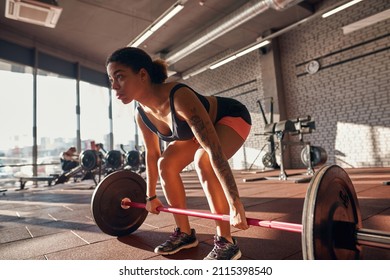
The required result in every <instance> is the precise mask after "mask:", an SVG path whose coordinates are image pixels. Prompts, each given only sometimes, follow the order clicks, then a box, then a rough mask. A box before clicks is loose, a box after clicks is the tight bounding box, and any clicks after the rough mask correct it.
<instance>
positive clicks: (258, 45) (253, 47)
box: [210, 40, 271, 69]
mask: <svg viewBox="0 0 390 280" xmlns="http://www.w3.org/2000/svg"><path fill="white" fill-rule="evenodd" d="M269 43H271V41H269V40H265V41H262V42H260V43H255V44H254V45H250V46H247V47H245V48H244V49H241V50H239V51H238V52H236V53H235V54H233V55H231V56H229V57H227V58H224V59H223V60H221V61H219V62H217V63H215V64H212V65H211V66H210V69H215V68H218V67H220V66H222V65H224V64H226V63H228V62H230V61H232V60H234V59H236V58H238V57H240V56H243V55H246V54H247V53H250V52H251V51H254V50H257V49H258V48H261V47H264V46H265V45H268V44H269Z"/></svg>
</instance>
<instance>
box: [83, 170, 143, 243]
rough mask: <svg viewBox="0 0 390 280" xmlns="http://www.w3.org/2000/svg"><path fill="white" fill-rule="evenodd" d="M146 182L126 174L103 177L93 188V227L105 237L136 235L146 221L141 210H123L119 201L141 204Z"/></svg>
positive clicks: (128, 173) (135, 175)
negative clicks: (126, 200) (99, 230)
mask: <svg viewBox="0 0 390 280" xmlns="http://www.w3.org/2000/svg"><path fill="white" fill-rule="evenodd" d="M145 197H146V182H145V180H144V179H142V177H141V176H139V175H138V174H135V173H134V172H131V171H130V170H120V171H115V172H113V173H111V174H110V175H108V176H106V177H105V178H104V179H103V180H102V181H101V182H100V183H99V185H98V186H97V187H96V189H95V191H94V193H93V196H92V201H91V211H92V215H93V218H94V220H95V222H96V224H97V226H98V227H99V228H100V229H101V230H102V231H103V232H104V233H106V234H109V235H113V236H123V235H128V234H130V233H132V232H134V231H136V230H137V229H138V228H139V227H140V226H141V225H142V223H143V222H144V220H145V219H146V216H147V215H148V212H147V211H146V210H145V209H143V208H131V207H130V208H129V209H123V208H122V207H121V201H122V199H123V198H129V199H130V200H131V201H133V202H139V203H145Z"/></svg>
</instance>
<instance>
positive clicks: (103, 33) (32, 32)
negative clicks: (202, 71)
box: [0, 0, 323, 76]
mask: <svg viewBox="0 0 390 280" xmlns="http://www.w3.org/2000/svg"><path fill="white" fill-rule="evenodd" d="M264 1H268V2H269V1H270V0H264ZM57 2H58V4H59V6H60V7H62V8H63V11H62V14H61V16H60V18H59V21H58V24H57V26H56V27H55V28H48V27H42V26H38V25H32V24H28V23H24V22H20V21H15V20H12V19H8V18H6V17H5V16H4V10H5V0H0V26H1V28H0V38H3V39H6V38H8V39H11V40H12V39H16V38H19V39H18V40H19V41H20V40H21V39H20V38H23V40H24V41H25V42H26V44H30V45H31V46H39V47H42V48H49V49H51V50H53V51H55V52H56V53H64V54H67V55H68V56H71V57H75V58H82V60H83V61H88V62H89V63H90V64H93V65H94V66H95V67H94V68H99V69H98V70H101V71H104V62H105V59H106V57H107V56H108V55H109V54H110V53H111V52H112V51H114V50H115V49H117V48H120V47H123V46H126V45H128V44H129V43H130V42H131V41H132V40H134V39H135V38H136V37H137V36H138V35H139V34H140V33H141V32H143V31H144V30H145V29H146V28H147V27H148V26H149V25H151V24H152V23H153V22H154V21H155V20H156V19H157V18H158V17H159V16H160V15H161V14H163V13H164V12H165V11H166V10H167V9H169V8H170V7H171V6H172V5H174V4H175V3H176V2H177V0H58V1H57ZM182 2H183V3H184V9H182V10H181V11H180V12H179V13H178V14H177V15H176V16H175V17H174V18H173V19H171V20H170V21H168V22H167V23H166V24H165V25H163V27H162V28H160V29H159V30H157V31H156V32H155V33H154V34H153V35H152V36H151V37H149V38H148V39H147V40H146V41H145V42H144V43H143V44H141V45H140V47H141V48H143V49H145V50H146V51H147V52H148V53H149V54H151V55H152V56H153V57H160V56H162V57H167V56H169V55H170V53H172V52H173V51H176V50H178V49H180V47H182V46H185V45H186V43H187V42H188V41H190V40H192V39H193V38H196V37H197V35H198V34H199V33H202V32H203V33H204V31H205V30H207V27H209V26H211V25H214V24H215V23H216V22H221V21H223V20H224V19H226V17H227V16H229V15H230V14H232V13H234V12H235V11H237V10H239V9H240V7H242V6H243V5H245V4H247V5H248V2H251V3H253V2H254V0H252V1H248V0H205V1H199V0H182ZM200 2H204V4H203V5H201V3H200ZM276 2H281V0H278V1H276ZM298 2H300V3H299V4H294V5H293V6H292V7H290V8H287V9H284V10H282V11H277V10H276V9H274V8H268V9H266V10H265V11H264V12H262V13H260V14H258V15H256V16H255V17H253V18H252V19H250V20H248V21H246V22H244V23H243V24H241V25H239V26H237V27H236V28H234V29H233V30H231V31H229V32H227V33H225V34H223V35H222V36H220V37H218V38H217V39H215V40H212V41H211V42H209V43H208V44H206V45H205V46H203V47H201V48H199V49H198V50H196V51H194V52H192V53H190V54H189V55H187V56H185V57H184V58H182V59H180V60H178V61H176V62H174V63H171V64H170V65H169V68H170V70H172V71H176V72H177V73H178V74H177V75H178V76H179V75H180V74H182V73H184V72H188V71H191V70H192V69H196V68H197V67H199V66H200V65H202V64H205V63H206V62H210V61H213V60H217V59H218V58H220V57H221V56H222V55H224V54H227V53H229V52H234V51H237V50H239V49H241V48H243V47H245V46H247V45H249V44H252V43H254V42H256V40H257V39H258V38H259V37H261V36H265V34H269V33H270V32H271V33H272V32H276V31H278V30H281V29H283V28H284V27H287V26H289V25H291V24H293V23H295V22H298V21H300V20H301V19H303V18H306V17H308V16H310V15H312V14H313V13H314V11H315V10H316V9H317V8H316V5H318V4H321V2H323V0H306V1H298Z"/></svg>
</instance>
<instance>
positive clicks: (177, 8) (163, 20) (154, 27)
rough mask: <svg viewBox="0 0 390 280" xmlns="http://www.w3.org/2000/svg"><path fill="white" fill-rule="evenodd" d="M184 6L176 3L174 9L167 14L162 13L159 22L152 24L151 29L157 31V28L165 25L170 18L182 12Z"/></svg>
mask: <svg viewBox="0 0 390 280" xmlns="http://www.w3.org/2000/svg"><path fill="white" fill-rule="evenodd" d="M183 8H184V6H183V5H180V4H178V5H176V6H174V8H173V9H171V10H168V12H167V13H166V14H165V15H162V17H161V19H157V22H156V23H155V24H153V25H152V27H151V28H150V30H152V31H153V32H155V31H156V30H157V29H159V28H160V27H161V26H163V25H164V24H165V23H166V22H167V21H168V20H170V19H171V18H173V17H174V16H175V15H176V14H177V13H178V12H180V11H181V10H182V9H183Z"/></svg>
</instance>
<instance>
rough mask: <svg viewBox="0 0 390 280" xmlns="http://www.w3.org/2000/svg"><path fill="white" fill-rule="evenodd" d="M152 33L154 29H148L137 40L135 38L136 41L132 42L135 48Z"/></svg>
mask: <svg viewBox="0 0 390 280" xmlns="http://www.w3.org/2000/svg"><path fill="white" fill-rule="evenodd" d="M152 34H153V31H152V30H146V32H145V33H143V34H142V35H141V37H139V38H138V39H137V40H135V42H134V43H132V44H131V46H132V47H134V48H136V47H138V46H139V45H141V43H142V42H143V41H145V40H146V39H147V38H149V37H150V35H152Z"/></svg>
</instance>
